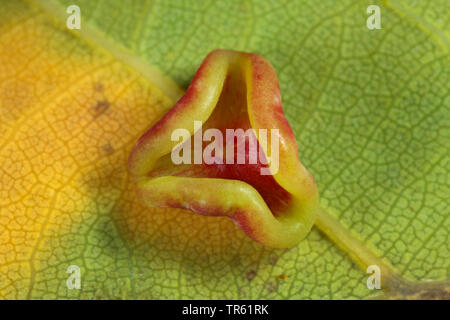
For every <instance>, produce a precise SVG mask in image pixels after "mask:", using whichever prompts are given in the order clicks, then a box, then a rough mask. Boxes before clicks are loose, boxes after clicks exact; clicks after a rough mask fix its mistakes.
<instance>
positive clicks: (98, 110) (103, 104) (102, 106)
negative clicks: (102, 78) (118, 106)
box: [92, 100, 110, 119]
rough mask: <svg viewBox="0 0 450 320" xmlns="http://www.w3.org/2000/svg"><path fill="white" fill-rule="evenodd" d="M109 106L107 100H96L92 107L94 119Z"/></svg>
mask: <svg viewBox="0 0 450 320" xmlns="http://www.w3.org/2000/svg"><path fill="white" fill-rule="evenodd" d="M109 107H110V103H109V101H108V100H102V101H97V104H96V105H95V106H94V107H93V108H92V109H93V116H94V119H95V118H98V117H99V116H101V115H102V114H103V113H105V112H106V110H108V109H109Z"/></svg>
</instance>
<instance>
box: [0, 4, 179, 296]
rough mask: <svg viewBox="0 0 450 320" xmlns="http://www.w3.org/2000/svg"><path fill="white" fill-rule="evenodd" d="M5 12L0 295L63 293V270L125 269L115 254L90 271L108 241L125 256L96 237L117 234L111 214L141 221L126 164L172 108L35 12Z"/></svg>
mask: <svg viewBox="0 0 450 320" xmlns="http://www.w3.org/2000/svg"><path fill="white" fill-rule="evenodd" d="M7 6H8V8H6V10H2V11H1V12H2V14H1V18H0V20H1V21H2V24H1V29H0V75H1V81H0V117H1V120H2V121H1V126H0V132H1V139H0V167H1V188H0V210H1V211H0V274H1V276H0V297H1V298H27V297H28V298H33V297H38V296H39V297H44V298H45V297H54V296H55V295H66V294H67V293H68V292H67V287H66V285H65V281H61V279H64V278H67V276H68V275H67V274H65V272H66V269H67V267H68V265H70V264H78V265H80V267H81V268H82V269H83V266H86V265H92V268H94V269H97V268H98V270H101V269H100V268H102V267H105V266H107V265H108V264H116V265H117V266H119V268H120V267H121V268H128V262H126V263H124V264H123V265H122V266H120V263H119V262H118V261H117V260H116V259H117V258H118V256H117V255H111V259H110V260H109V261H102V264H103V265H96V263H95V258H96V256H97V255H99V254H101V251H102V250H105V249H104V247H106V246H107V245H108V244H110V242H111V241H117V243H116V244H115V245H116V247H117V250H127V249H126V244H125V243H124V242H122V240H118V239H120V237H118V239H109V238H108V236H107V235H106V234H102V233H99V232H97V231H96V230H97V229H99V228H100V229H101V228H102V227H105V228H107V229H111V228H113V229H115V228H116V225H115V224H114V222H113V220H112V216H114V218H115V219H117V220H119V219H127V221H128V222H129V223H130V225H129V227H130V228H133V229H136V228H138V225H139V224H140V223H141V222H138V221H137V220H138V219H140V215H141V214H142V213H143V212H144V211H143V210H142V208H141V207H139V206H138V205H136V202H135V200H134V193H133V190H132V184H131V181H130V179H129V177H128V175H127V174H126V163H127V157H128V154H129V150H130V148H131V146H132V145H133V144H134V142H135V141H136V139H137V138H138V137H139V135H140V134H141V133H142V132H143V131H144V130H145V129H146V128H147V127H148V126H149V125H150V124H151V122H152V121H154V120H155V119H157V117H160V116H161V112H162V111H163V110H167V108H168V107H169V106H170V105H171V104H172V101H171V100H170V99H168V98H167V97H166V96H165V95H163V94H162V93H161V92H160V91H159V90H158V89H155V88H154V87H152V84H151V83H149V82H148V81H147V80H144V79H143V78H142V76H140V75H139V74H137V73H136V72H133V71H130V70H128V69H127V68H126V67H124V66H123V65H122V64H120V63H118V62H116V61H115V60H114V59H113V58H112V57H111V56H106V55H103V54H99V53H98V52H96V51H95V50H93V49H92V48H90V47H88V46H86V45H84V44H83V43H81V42H80V41H78V40H76V39H74V37H73V36H72V35H70V34H69V33H67V32H66V31H64V30H62V29H58V28H56V27H55V26H54V25H53V24H52V21H51V20H49V19H47V17H44V16H43V15H42V14H41V13H40V12H38V11H36V10H34V9H31V8H28V7H26V6H24V5H23V4H21V3H16V2H10V3H8V4H7ZM3 9H5V8H3ZM119 210H121V211H120V212H125V213H126V214H127V215H129V217H124V216H120V215H119ZM147 213H148V211H147ZM131 219H135V220H134V221H132V220H131ZM153 222H154V223H155V224H159V223H164V221H162V220H160V221H157V220H154V221H153ZM142 231H145V227H143V228H142ZM114 232H116V231H114ZM133 234H134V233H133ZM89 241H92V242H95V245H94V246H89V245H88V243H87V242H89ZM80 244H83V245H81V247H80ZM87 248H88V250H89V252H86V251H85V250H87ZM86 272H88V271H87V270H85V272H84V275H85V276H88V275H87V274H86ZM127 273H128V271H127ZM96 276H98V277H102V276H103V277H113V275H106V274H105V275H98V274H97V275H96ZM96 280H97V281H98V280H99V279H96ZM61 290H62V291H63V293H62V292H61ZM75 291H76V290H75ZM74 294H79V292H74ZM111 294H115V293H111ZM47 295H48V296H47ZM89 295H91V293H90V294H89Z"/></svg>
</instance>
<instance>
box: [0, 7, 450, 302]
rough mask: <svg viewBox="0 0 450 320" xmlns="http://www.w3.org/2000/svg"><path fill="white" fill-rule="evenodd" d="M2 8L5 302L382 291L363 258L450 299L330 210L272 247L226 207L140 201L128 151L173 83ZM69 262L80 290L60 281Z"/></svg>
mask: <svg viewBox="0 0 450 320" xmlns="http://www.w3.org/2000/svg"><path fill="white" fill-rule="evenodd" d="M44 3H45V2H44ZM1 6H2V10H1V11H0V78H1V80H0V119H1V121H0V298H1V299H25V298H31V299H43V298H52V299H54V298H59V299H67V298H69V299H70V298H81V299H126V298H138V299H168V298H170V299H189V298H200V299H208V298H216V299H240V298H242V299H257V298H271V299H283V298H284V299H286V298H290V299H295V298H353V299H355V298H367V297H378V296H379V295H380V294H382V293H383V292H382V291H377V290H368V288H367V286H366V280H367V275H366V274H365V272H362V271H361V269H360V267H358V266H357V264H359V265H361V266H363V267H364V266H366V265H367V264H371V263H377V264H380V266H381V267H382V270H383V272H384V273H385V274H386V275H387V277H386V279H384V280H383V284H385V285H386V286H387V287H388V288H389V289H390V291H389V290H388V292H387V293H388V296H389V297H394V298H399V297H401V298H403V297H411V298H424V297H425V298H435V297H437V298H442V297H448V291H449V290H448V286H447V285H442V284H439V283H436V284H430V285H427V284H420V285H416V284H411V283H408V282H407V281H405V280H403V279H401V278H400V277H399V276H397V275H396V274H395V272H394V271H393V270H391V267H390V266H389V265H387V264H386V265H385V264H384V262H383V261H381V260H380V259H379V258H378V257H377V256H376V255H375V254H374V253H371V251H369V250H368V249H367V248H366V247H365V246H364V244H362V243H360V242H359V241H358V240H357V239H355V238H353V237H352V235H351V234H350V233H349V232H348V230H346V229H345V228H343V227H342V226H341V225H340V224H339V223H338V222H337V221H334V220H333V218H331V217H330V216H328V215H327V214H326V213H321V215H320V219H319V220H318V226H319V228H320V229H321V230H322V232H323V233H321V232H319V231H317V229H313V230H312V231H311V233H310V234H309V236H308V238H307V239H306V240H304V241H302V242H301V243H300V244H299V245H298V246H296V247H294V248H291V249H287V250H275V249H269V248H265V247H263V246H261V245H259V244H257V243H255V242H253V241H252V240H251V239H249V238H248V237H247V236H245V234H244V233H243V232H242V231H241V230H240V229H239V228H237V227H236V226H235V225H234V224H233V223H232V222H231V221H230V220H229V219H227V218H225V217H218V218H217V217H204V216H200V215H197V214H194V213H190V212H182V211H181V210H172V209H167V210H163V209H148V208H146V207H144V206H143V205H141V204H140V203H139V202H138V201H137V199H136V197H135V192H134V186H133V183H132V181H131V179H130V176H129V174H128V173H127V159H128V155H129V152H130V150H131V147H132V146H133V144H134V143H135V141H136V140H137V138H138V137H139V136H140V135H141V134H142V133H143V132H145V130H146V129H147V128H149V127H150V126H151V125H152V124H153V123H154V122H155V121H156V120H158V119H159V118H160V117H161V116H162V115H163V114H164V112H166V111H167V110H168V108H170V107H171V106H172V105H173V104H174V102H175V101H174V98H175V97H176V96H177V95H178V93H177V92H178V88H176V87H173V88H170V85H167V81H165V80H164V79H162V78H160V77H159V76H158V74H157V73H154V72H153V71H152V69H151V67H150V66H147V65H145V63H144V64H141V62H139V61H136V60H134V59H132V58H131V57H130V58H129V59H128V58H127V56H126V54H125V53H123V52H122V51H120V48H115V47H114V46H111V44H110V43H108V42H107V41H106V42H103V43H99V42H101V39H100V41H96V40H99V39H98V37H97V35H95V34H94V33H92V34H89V32H90V31H89V30H90V29H89V28H88V27H87V26H86V27H85V26H84V25H83V29H82V30H81V31H79V32H78V31H74V32H72V33H70V32H69V31H68V30H67V29H66V28H64V25H63V24H61V23H60V22H57V21H55V20H54V18H53V17H52V16H51V15H48V14H47V13H44V11H42V10H41V9H38V8H35V7H31V6H28V5H27V4H25V3H23V2H21V1H3V2H2V3H1ZM86 30H87V31H86ZM86 36H87V38H88V39H84V38H86ZM86 40H90V41H86ZM116 49H117V50H116ZM168 88H169V89H168ZM164 92H165V93H164ZM212 191H213V190H212ZM324 234H326V235H327V236H325V235H324ZM328 238H330V239H331V240H332V241H329V239H328ZM348 254H349V255H350V256H351V257H352V258H353V260H355V261H356V262H357V264H355V263H353V262H352V260H351V259H348V256H347V255H348ZM71 265H77V266H79V267H80V269H81V289H80V290H70V289H69V288H68V287H67V284H66V280H67V278H68V277H69V274H68V273H67V269H68V267H69V266H71Z"/></svg>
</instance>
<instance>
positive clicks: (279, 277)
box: [277, 273, 288, 280]
mask: <svg viewBox="0 0 450 320" xmlns="http://www.w3.org/2000/svg"><path fill="white" fill-rule="evenodd" d="M287 277H288V276H287V275H285V274H284V273H283V274H280V275H278V277H277V278H278V279H280V280H286V279H287Z"/></svg>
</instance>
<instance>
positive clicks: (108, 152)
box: [102, 143, 115, 156]
mask: <svg viewBox="0 0 450 320" xmlns="http://www.w3.org/2000/svg"><path fill="white" fill-rule="evenodd" d="M102 150H103V152H104V153H105V154H106V155H107V156H109V155H111V154H113V153H114V151H115V149H114V147H113V146H112V145H111V144H109V143H107V144H105V145H103V146H102Z"/></svg>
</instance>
